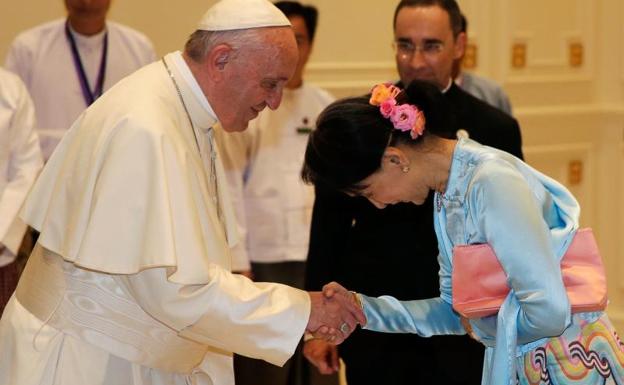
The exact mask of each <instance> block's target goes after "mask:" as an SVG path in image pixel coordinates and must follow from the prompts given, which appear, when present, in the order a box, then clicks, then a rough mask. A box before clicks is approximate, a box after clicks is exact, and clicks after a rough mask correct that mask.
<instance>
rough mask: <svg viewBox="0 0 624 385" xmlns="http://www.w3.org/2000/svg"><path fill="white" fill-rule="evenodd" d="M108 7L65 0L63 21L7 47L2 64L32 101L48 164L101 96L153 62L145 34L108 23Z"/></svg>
mask: <svg viewBox="0 0 624 385" xmlns="http://www.w3.org/2000/svg"><path fill="white" fill-rule="evenodd" d="M110 3H111V0H92V1H85V0H65V6H66V8H67V19H63V20H55V21H51V22H47V23H45V24H42V25H40V26H37V27H35V28H32V29H30V30H27V31H24V32H22V33H20V34H19V35H18V36H17V37H16V38H15V40H14V41H13V43H12V44H11V47H10V49H9V53H8V55H7V58H6V63H5V65H6V68H7V69H8V70H10V71H12V72H15V73H16V74H18V75H19V76H20V77H21V78H22V80H23V81H24V83H25V84H26V87H27V88H28V90H29V92H30V95H31V96H32V98H33V101H34V103H35V112H36V116H37V130H38V132H39V137H40V141H41V147H42V150H43V154H44V158H45V160H46V161H47V160H48V158H49V157H50V155H51V154H52V151H54V149H55V148H56V145H57V144H58V142H59V141H60V139H61V137H62V136H63V134H64V133H65V132H66V131H67V130H68V129H69V127H70V125H71V124H72V123H73V122H74V120H76V118H77V117H78V115H80V113H81V112H82V111H84V109H85V108H87V107H88V106H89V105H90V104H91V103H93V101H94V100H95V99H97V98H98V97H99V96H100V95H101V94H102V92H104V91H106V90H107V89H109V88H110V87H112V86H113V84H115V83H117V82H118V81H119V80H120V79H122V78H124V77H126V76H127V75H129V74H131V73H132V72H134V71H136V70H137V69H138V68H140V67H142V66H144V65H145V64H147V63H150V62H152V61H154V60H155V59H156V55H155V53H154V48H153V46H152V43H151V42H150V41H149V39H148V38H147V37H145V35H143V34H141V33H140V32H137V31H135V30H133V29H131V28H128V27H126V26H123V25H121V24H117V23H115V22H111V21H107V20H106V15H107V12H108V9H109V7H110Z"/></svg>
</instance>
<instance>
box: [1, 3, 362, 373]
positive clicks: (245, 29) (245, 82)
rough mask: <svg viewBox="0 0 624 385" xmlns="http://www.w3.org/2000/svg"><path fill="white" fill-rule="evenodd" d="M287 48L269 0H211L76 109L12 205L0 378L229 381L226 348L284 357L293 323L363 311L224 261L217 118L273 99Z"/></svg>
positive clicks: (289, 55)
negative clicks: (180, 41)
mask: <svg viewBox="0 0 624 385" xmlns="http://www.w3.org/2000/svg"><path fill="white" fill-rule="evenodd" d="M296 62H297V47H296V42H295V38H294V34H293V32H292V28H291V26H290V23H289V21H288V19H287V18H286V17H285V16H284V15H283V14H282V13H281V12H280V11H279V10H278V9H277V8H275V7H274V6H273V5H272V4H271V3H270V2H268V1H267V0H221V1H220V2H218V3H216V4H215V5H214V6H213V7H211V8H210V9H209V10H208V12H207V13H206V14H205V15H204V17H203V18H202V19H201V21H200V23H199V26H198V29H197V30H196V31H195V32H194V33H193V34H192V35H191V37H190V38H189V40H188V41H187V43H186V46H185V49H184V52H183V53H182V52H179V51H178V52H173V53H170V54H168V55H166V56H165V57H164V58H163V59H162V60H161V61H158V62H155V63H152V64H150V65H148V66H145V67H144V68H142V69H141V70H139V71H137V72H135V73H134V74H132V75H131V76H129V77H127V78H126V79H124V80H122V81H120V82H119V83H117V84H116V85H115V86H114V87H113V88H112V89H111V90H109V91H108V92H106V93H105V94H104V95H103V96H102V97H101V98H99V99H98V100H97V101H96V102H95V103H94V104H93V105H92V106H91V107H89V108H88V109H87V110H86V111H85V112H84V113H83V114H81V115H80V117H79V118H78V120H77V121H76V122H75V123H74V125H73V126H72V128H71V129H70V130H69V131H68V132H67V134H66V135H65V136H64V138H63V140H62V141H61V143H60V144H59V146H58V148H57V150H56V151H55V152H54V154H53V155H52V157H51V158H50V160H49V161H48V163H47V165H46V167H45V168H44V170H43V172H42V173H41V176H40V177H39V178H38V180H37V182H36V183H35V185H34V186H33V189H32V191H31V193H30V195H29V197H28V199H27V201H26V203H25V205H24V209H23V213H22V217H23V218H24V219H25V220H26V222H27V223H28V224H29V225H31V226H32V227H34V228H35V229H37V230H38V231H40V233H41V235H40V237H39V239H38V242H37V244H36V245H35V248H34V250H33V253H32V254H31V256H30V258H29V261H28V264H27V266H26V269H25V271H24V273H23V275H22V278H21V280H20V282H19V284H18V287H17V290H16V293H15V295H14V296H13V297H12V299H11V300H10V301H9V303H8V305H7V307H6V309H5V312H4V314H3V316H2V319H1V320H0V383H1V384H20V385H42V384H50V385H61V384H62V385H83V384H85V381H86V382H87V383H89V384H90V385H118V384H124V385H163V384H167V385H188V384H196V385H215V384H219V385H230V384H234V376H233V370H232V357H231V352H237V353H239V354H244V355H246V356H250V357H254V358H261V359H264V360H267V361H269V362H272V363H274V364H277V365H282V364H283V363H284V362H285V361H286V360H287V359H288V358H289V357H290V356H291V355H292V354H293V352H294V350H295V348H296V346H297V344H298V342H299V340H300V338H301V335H302V334H303V332H304V331H305V330H308V331H312V332H315V333H317V334H318V333H320V334H321V335H323V336H325V337H326V338H327V339H328V340H330V341H333V342H336V343H339V342H341V341H342V340H344V338H346V337H347V336H348V335H349V334H350V332H351V331H353V329H354V328H355V327H356V324H357V323H363V322H364V317H363V314H362V310H361V308H359V307H358V305H357V304H356V303H355V301H354V299H353V297H352V296H351V295H350V294H347V295H344V294H340V295H336V296H334V297H331V298H326V297H325V296H323V294H322V293H321V292H310V293H308V292H305V291H302V290H299V289H295V288H291V287H288V286H285V285H280V284H274V283H254V282H252V281H250V280H249V279H248V278H246V277H243V276H241V275H238V274H232V273H231V272H230V266H231V255H230V247H232V246H234V245H235V244H236V242H237V234H236V223H235V219H234V214H233V208H232V206H231V203H230V202H229V195H228V193H227V187H226V185H225V184H226V181H225V179H224V178H225V176H224V172H223V168H222V165H221V161H220V157H219V154H218V151H217V149H216V146H215V145H214V142H213V131H214V130H216V129H224V130H226V131H228V132H230V131H241V130H244V129H246V128H247V124H248V122H249V121H250V120H251V119H253V118H255V117H256V116H257V115H258V113H259V112H260V111H262V110H263V109H264V108H265V107H267V106H268V107H269V108H271V109H275V108H277V107H278V105H279V104H280V101H281V96H282V89H283V87H284V85H285V84H286V82H287V81H288V79H289V78H290V77H291V76H292V74H293V73H294V68H295V65H296ZM220 127H222V128H220Z"/></svg>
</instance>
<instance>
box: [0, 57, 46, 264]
mask: <svg viewBox="0 0 624 385" xmlns="http://www.w3.org/2000/svg"><path fill="white" fill-rule="evenodd" d="M34 125H35V113H34V110H33V105H32V100H31V99H30V96H28V91H27V90H26V87H25V86H24V84H23V83H22V81H21V80H20V79H19V78H18V77H17V76H16V75H14V74H12V73H10V72H8V71H5V70H3V69H1V68H0V267H2V266H5V265H7V264H9V263H11V262H13V260H14V259H15V256H16V255H17V251H18V249H19V246H20V243H21V242H22V238H23V237H24V233H25V231H26V225H25V224H24V223H23V222H22V221H21V220H20V219H19V218H18V215H17V214H18V212H19V209H20V207H21V206H22V203H23V202H24V199H25V198H26V194H27V193H28V190H29V189H30V187H31V186H32V184H33V182H34V181H35V178H36V176H37V173H38V172H39V170H40V169H41V166H42V165H43V160H42V157H41V150H40V149H39V140H38V139H37V133H36V132H35V127H34Z"/></svg>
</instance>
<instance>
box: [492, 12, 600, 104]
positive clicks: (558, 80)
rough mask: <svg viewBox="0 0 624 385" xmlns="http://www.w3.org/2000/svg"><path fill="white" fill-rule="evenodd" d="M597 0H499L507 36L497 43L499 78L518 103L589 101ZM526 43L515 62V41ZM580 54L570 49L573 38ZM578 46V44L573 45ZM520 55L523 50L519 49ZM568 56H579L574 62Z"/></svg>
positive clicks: (593, 77)
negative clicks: (522, 63) (521, 59)
mask: <svg viewBox="0 0 624 385" xmlns="http://www.w3.org/2000/svg"><path fill="white" fill-rule="evenodd" d="M596 4H597V2H593V1H587V0H573V1H571V0H549V1H547V2H542V1H538V0H507V1H502V2H500V12H501V14H500V23H499V24H498V26H499V28H500V30H501V32H502V35H504V36H505V39H504V40H505V41H504V42H501V43H500V44H501V45H500V51H499V58H498V60H499V62H500V61H502V67H501V68H502V69H503V74H502V76H503V83H504V85H505V89H506V90H507V91H508V92H509V94H510V96H511V98H512V101H513V102H514V105H516V106H542V105H566V104H583V103H591V102H592V99H593V98H594V94H595V92H594V90H595V88H594V84H595V82H596V71H595V65H596V59H595V49H596V48H595V46H596V24H597V23H598V22H597V15H598V10H597V5H596ZM517 43H520V44H524V45H525V47H526V51H525V66H524V67H522V68H515V67H514V64H513V52H514V51H513V48H514V44H517ZM573 43H575V44H579V47H581V48H582V53H581V55H580V56H579V55H573V53H574V52H578V50H577V51H574V50H572V49H571V44H573ZM577 48H578V47H577ZM520 56H521V57H522V55H520ZM571 57H575V58H579V57H580V58H581V60H582V64H581V65H579V66H575V65H574V64H573V63H572V59H571Z"/></svg>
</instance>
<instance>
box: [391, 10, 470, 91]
mask: <svg viewBox="0 0 624 385" xmlns="http://www.w3.org/2000/svg"><path fill="white" fill-rule="evenodd" d="M394 40H395V46H396V57H395V58H396V63H397V69H398V70H399V75H400V76H401V81H402V82H403V84H405V85H407V84H409V83H410V82H411V81H412V80H425V81H430V82H433V83H434V84H436V85H437V86H438V87H439V88H440V89H444V88H446V87H447V86H448V84H449V82H450V79H451V72H452V69H453V62H454V61H455V60H456V59H459V58H460V57H461V56H462V55H463V51H464V40H465V34H463V33H460V34H459V36H457V38H454V37H453V30H452V28H451V21H450V17H449V14H448V13H447V12H446V11H445V10H444V9H442V8H441V7H439V6H436V5H434V6H425V7H421V6H418V7H409V6H408V7H403V8H401V10H400V11H399V13H398V14H397V18H396V23H395V26H394Z"/></svg>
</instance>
